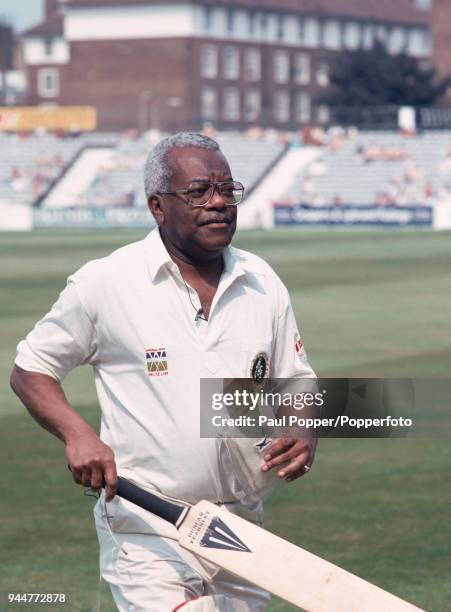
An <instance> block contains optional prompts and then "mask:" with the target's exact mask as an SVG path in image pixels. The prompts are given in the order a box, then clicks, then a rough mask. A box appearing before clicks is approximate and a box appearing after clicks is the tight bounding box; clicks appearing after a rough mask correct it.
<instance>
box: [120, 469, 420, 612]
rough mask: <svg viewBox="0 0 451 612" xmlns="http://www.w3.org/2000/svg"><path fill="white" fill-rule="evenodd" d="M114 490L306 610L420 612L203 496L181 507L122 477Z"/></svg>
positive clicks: (208, 554) (192, 544)
mask: <svg viewBox="0 0 451 612" xmlns="http://www.w3.org/2000/svg"><path fill="white" fill-rule="evenodd" d="M117 494H118V495H119V496H120V497H122V498H124V499H126V500H128V501H130V502H132V503H133V504H136V505H137V506H140V507H141V508H144V509H145V510H148V511H149V512H152V513H153V514H156V515H157V516H159V517H160V518H162V519H165V520H167V521H169V522H170V523H172V524H173V525H175V526H176V527H177V529H178V532H179V544H180V545H181V546H183V548H186V550H189V551H190V552H192V553H194V554H195V555H198V556H199V557H203V558H204V559H206V560H207V561H210V562H212V563H214V564H215V565H217V566H219V567H221V568H223V569H225V570H227V571H229V572H231V573H232V574H234V575H236V576H238V577H239V578H241V579H243V580H246V581H247V582H251V583H252V584H254V585H256V586H259V587H261V588H262V589H265V590H266V591H270V592H271V593H273V594H274V595H277V596H278V597H281V598H282V599H285V600H286V601H288V602H289V603H291V604H294V605H295V606H298V607H299V608H302V609H304V610H306V611H307V612H414V611H417V612H421V610H420V608H417V607H416V606H414V605H412V604H410V603H408V602H406V601H404V600H402V599H400V598H399V597H396V596H395V595H392V594H391V593H388V592H387V591H384V590H382V589H380V588H379V587H377V586H375V585H373V584H371V583H369V582H366V581H365V580H363V579H362V578H359V577H358V576H355V575H354V574H351V573H350V572H347V571H345V570H343V569H341V568H340V567H338V566H337V565H333V564H332V563H329V562H328V561H325V560H324V559H321V558H320V557H317V556H316V555H313V554H312V553H310V552H307V551H306V550H304V549H303V548H300V547H299V546H295V545H294V544H291V543H290V542H287V541H286V540H283V539H282V538H279V537H278V536H276V535H274V534H272V533H270V532H269V531H266V530H265V529H262V528H261V527H257V526H256V525H254V524H253V523H250V522H249V521H246V520H245V519H242V518H240V517H238V516H236V515H235V514H232V513H231V512H229V511H228V510H226V509H225V508H224V507H222V506H217V505H215V504H213V503H211V502H208V501H206V500H203V501H200V502H199V503H197V504H196V505H194V506H192V507H188V508H187V507H185V506H181V505H178V504H175V503H173V502H168V501H167V500H164V499H161V498H160V497H158V496H156V495H154V494H152V493H150V492H148V491H144V490H143V489H141V488H140V487H138V486H136V485H135V484H133V483H132V482H130V481H128V480H125V479H124V478H118V491H117ZM423 612H424V611H423Z"/></svg>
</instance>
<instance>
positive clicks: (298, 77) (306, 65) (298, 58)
mask: <svg viewBox="0 0 451 612" xmlns="http://www.w3.org/2000/svg"><path fill="white" fill-rule="evenodd" d="M293 69H294V74H293V77H294V82H295V83H296V84H298V85H307V84H308V83H310V79H311V60H310V55H309V54H308V53H305V52H300V53H296V55H295V56H294V65H293Z"/></svg>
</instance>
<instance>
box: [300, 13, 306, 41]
mask: <svg viewBox="0 0 451 612" xmlns="http://www.w3.org/2000/svg"><path fill="white" fill-rule="evenodd" d="M298 39H299V41H300V42H304V39H305V19H304V17H299V19H298Z"/></svg>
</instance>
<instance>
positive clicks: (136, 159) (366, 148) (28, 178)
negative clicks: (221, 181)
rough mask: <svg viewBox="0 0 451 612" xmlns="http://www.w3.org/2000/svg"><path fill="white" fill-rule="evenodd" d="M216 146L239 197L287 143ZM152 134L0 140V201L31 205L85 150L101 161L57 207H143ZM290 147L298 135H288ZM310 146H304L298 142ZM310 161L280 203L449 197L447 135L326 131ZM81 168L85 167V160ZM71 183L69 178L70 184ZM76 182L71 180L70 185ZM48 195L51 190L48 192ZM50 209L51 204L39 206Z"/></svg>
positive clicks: (264, 137)
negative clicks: (95, 151)
mask: <svg viewBox="0 0 451 612" xmlns="http://www.w3.org/2000/svg"><path fill="white" fill-rule="evenodd" d="M212 136H213V137H214V138H215V139H217V140H218V142H219V143H220V145H221V148H222V150H223V151H224V153H225V155H226V157H227V159H228V160H229V162H230V165H231V169H232V173H233V175H234V177H235V178H236V179H237V180H240V181H242V182H243V183H244V185H245V186H246V189H247V193H249V192H250V191H252V189H253V188H254V187H255V186H256V185H257V184H259V182H260V179H261V178H262V177H263V176H266V175H268V173H270V172H271V169H272V167H273V166H274V165H275V164H276V162H277V160H278V159H279V158H280V157H281V156H282V155H283V154H284V151H285V150H286V146H287V137H286V135H285V137H282V136H281V135H279V134H277V133H276V132H274V131H267V132H265V131H262V130H255V131H254V132H250V133H238V132H219V133H214V134H212ZM160 137H161V135H160V134H146V135H143V136H137V135H136V134H125V135H119V134H101V133H92V134H82V135H80V136H78V137H73V138H59V137H56V136H54V135H50V134H42V135H33V136H22V135H11V134H0V145H1V150H0V201H6V202H9V203H15V202H17V203H28V204H35V205H36V204H39V203H40V202H41V200H42V198H43V196H44V194H46V193H47V192H48V190H49V189H50V188H51V187H53V186H54V185H62V183H63V181H61V182H60V183H58V181H59V178H60V177H61V176H62V175H63V174H64V173H66V180H67V178H68V177H69V176H70V171H71V166H72V163H73V162H74V160H75V159H77V156H78V159H79V160H80V159H83V158H82V156H81V155H80V153H82V151H83V150H84V149H85V148H86V147H105V146H106V147H110V148H111V153H110V152H109V151H107V153H106V156H105V161H103V162H102V163H101V165H100V166H99V168H98V169H97V170H95V169H94V168H93V169H92V175H93V179H92V180H91V178H89V177H88V176H86V183H87V185H88V186H87V187H83V190H82V191H81V190H80V189H79V191H80V193H79V194H78V195H77V197H71V196H70V190H67V193H69V196H68V197H67V201H63V202H60V201H58V206H59V207H75V206H86V207H106V206H108V207H110V206H127V207H132V206H133V207H143V206H145V205H146V201H145V195H144V188H143V168H144V163H145V160H146V157H147V155H148V153H149V151H150V150H151V148H152V146H153V144H154V143H155V142H156V141H157V140H158V139H159V138H160ZM291 138H292V141H293V145H296V143H299V137H298V135H292V136H291ZM306 144H308V145H310V146H311V145H312V143H311V142H310V143H306ZM314 144H315V145H316V146H315V151H316V153H315V155H314V156H313V159H312V160H311V161H309V163H307V164H306V165H305V166H304V167H302V170H300V171H299V172H298V173H297V174H295V170H293V177H292V181H287V186H286V189H285V191H284V188H283V186H282V189H281V194H282V197H281V195H280V194H278V196H277V202H278V203H282V204H297V203H306V204H310V205H313V206H327V205H332V204H333V205H339V204H352V205H365V206H366V205H368V206H370V205H373V204H375V203H376V204H409V205H420V204H428V203H433V202H435V201H437V199H440V198H442V199H443V198H448V199H449V196H450V194H451V133H450V132H445V131H436V132H434V131H430V132H425V133H422V134H418V135H410V136H406V135H402V134H400V133H397V132H376V131H375V132H360V133H359V132H357V131H352V130H350V131H348V132H345V130H339V129H338V130H337V129H335V130H330V131H329V132H327V133H324V136H323V138H322V140H320V142H317V143H314ZM87 163H88V162H87ZM75 178H76V177H74V179H75ZM75 182H76V181H75ZM55 193H56V191H55ZM48 205H50V207H52V201H51V198H49V199H48V200H47V203H45V206H46V207H48Z"/></svg>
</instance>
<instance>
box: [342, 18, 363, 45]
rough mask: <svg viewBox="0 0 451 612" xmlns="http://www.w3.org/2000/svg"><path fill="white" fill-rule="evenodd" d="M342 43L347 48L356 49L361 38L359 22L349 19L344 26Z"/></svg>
mask: <svg viewBox="0 0 451 612" xmlns="http://www.w3.org/2000/svg"><path fill="white" fill-rule="evenodd" d="M343 38H344V44H345V46H346V48H347V49H352V50H353V49H358V48H359V47H360V41H361V38H362V33H361V27H360V24H359V23H357V22H356V21H349V22H348V23H346V24H345V26H344V32H343Z"/></svg>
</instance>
